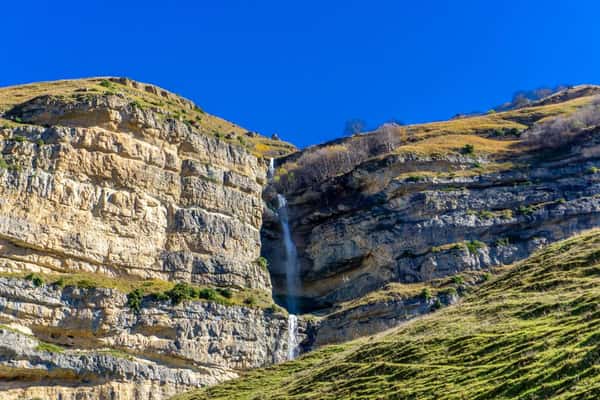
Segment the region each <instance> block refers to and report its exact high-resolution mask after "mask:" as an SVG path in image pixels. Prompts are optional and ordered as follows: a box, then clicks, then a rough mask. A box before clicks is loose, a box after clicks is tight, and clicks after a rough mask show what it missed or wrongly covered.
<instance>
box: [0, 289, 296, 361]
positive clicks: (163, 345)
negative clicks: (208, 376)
mask: <svg viewBox="0 0 600 400" xmlns="http://www.w3.org/2000/svg"><path fill="white" fill-rule="evenodd" d="M0 320H2V321H4V322H5V323H15V324H20V325H24V326H27V327H28V328H29V329H31V331H32V333H33V334H34V335H35V337H37V338H39V339H42V340H45V341H48V342H52V343H57V344H60V345H63V346H66V347H68V348H78V349H85V348H88V349H93V348H96V347H108V348H118V349H120V350H123V351H128V352H131V353H133V354H144V355H146V356H148V357H151V358H152V357H154V358H157V359H164V360H170V362H174V361H175V360H180V361H181V362H183V361H186V362H188V364H182V365H195V364H197V365H215V366H223V367H226V368H229V369H238V370H243V369H248V368H256V367H259V366H263V365H265V364H271V363H277V362H281V361H285V360H286V358H287V337H288V321H287V315H285V314H284V313H281V312H275V311H274V310H272V309H260V308H251V307H241V306H226V305H221V304H217V303H214V302H200V301H193V302H184V303H182V304H180V305H172V304H171V302H170V301H155V300H151V299H147V300H144V303H143V305H142V307H141V308H140V310H139V312H135V311H133V310H131V308H130V307H128V306H127V297H126V295H125V294H123V293H120V292H119V291H117V290H115V289H105V288H92V289H82V288H76V287H65V288H60V287H58V286H56V285H42V286H40V287H36V286H34V284H33V283H31V282H30V281H27V280H23V279H18V278H0ZM299 337H300V339H303V338H304V335H303V334H302V332H301V333H300V335H299Z"/></svg>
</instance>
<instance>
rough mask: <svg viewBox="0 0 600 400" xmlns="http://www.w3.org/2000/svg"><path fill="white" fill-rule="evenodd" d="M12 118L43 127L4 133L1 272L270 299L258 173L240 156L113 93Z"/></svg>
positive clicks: (32, 107)
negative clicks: (262, 257) (92, 277)
mask: <svg viewBox="0 0 600 400" xmlns="http://www.w3.org/2000/svg"><path fill="white" fill-rule="evenodd" d="M9 116H11V117H13V118H19V120H21V121H25V122H29V123H32V124H36V125H45V126H49V127H47V128H44V127H41V126H34V127H27V128H15V129H12V130H4V131H3V133H4V135H5V137H7V139H9V140H5V141H4V142H3V143H2V146H3V147H2V153H3V156H4V159H5V162H6V163H8V165H9V169H4V170H2V171H1V173H0V190H1V195H2V197H3V199H4V201H3V202H2V204H0V238H1V239H2V242H3V245H4V251H3V252H2V253H1V254H0V256H1V261H2V264H3V265H5V266H6V265H7V264H11V265H10V266H8V267H9V268H11V269H14V267H15V266H16V267H23V268H25V269H28V270H36V269H39V270H42V271H60V272H77V271H89V272H99V273H103V274H107V275H111V276H120V275H128V276H137V277H140V278H160V279H165V280H185V281H189V282H195V283H199V284H212V285H218V286H232V287H254V288H261V289H265V290H268V289H269V287H270V283H269V277H268V274H267V273H266V271H264V270H263V269H261V268H259V267H258V266H256V265H255V264H254V263H253V262H254V260H255V259H256V258H257V257H258V256H259V251H260V237H259V229H260V226H261V213H262V203H261V199H260V192H261V185H262V183H263V182H264V179H265V168H264V166H263V165H262V163H261V162H259V161H258V159H257V158H256V157H254V156H252V155H251V154H249V153H248V152H247V151H245V150H244V149H242V148H241V147H238V146H235V145H232V144H228V143H226V142H222V141H220V140H219V139H218V138H215V137H210V136H208V135H202V134H199V132H197V131H195V130H194V129H193V128H192V127H190V126H189V125H187V124H185V123H183V122H180V121H178V120H171V119H163V118H164V117H162V116H161V114H159V113H156V112H154V111H153V110H149V109H148V110H145V109H141V108H139V107H137V106H134V105H132V104H131V103H130V102H129V101H128V100H127V99H123V98H121V97H118V96H113V95H109V96H102V95H97V96H93V95H86V96H85V97H82V98H79V99H76V100H75V101H66V100H64V99H62V98H55V97H52V96H44V97H40V98H36V99H34V100H32V101H30V102H28V103H25V104H23V105H21V106H18V107H16V108H14V109H13V110H11V111H10V113H9ZM10 138H12V139H14V138H24V140H22V139H21V140H20V141H16V140H10ZM234 205H235V206H234ZM32 210H35V212H32ZM58 216H60V217H58ZM15 246H16V247H15ZM24 248H25V249H27V251H26V252H23V251H22V249H24Z"/></svg>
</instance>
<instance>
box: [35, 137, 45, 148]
mask: <svg viewBox="0 0 600 400" xmlns="http://www.w3.org/2000/svg"><path fill="white" fill-rule="evenodd" d="M36 143H37V145H38V146H40V147H42V146H43V145H44V140H43V139H38V141H37V142H36Z"/></svg>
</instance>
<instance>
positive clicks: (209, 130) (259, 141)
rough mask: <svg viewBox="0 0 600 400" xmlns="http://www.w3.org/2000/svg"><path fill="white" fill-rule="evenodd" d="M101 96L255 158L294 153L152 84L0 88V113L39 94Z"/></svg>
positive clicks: (93, 81)
mask: <svg viewBox="0 0 600 400" xmlns="http://www.w3.org/2000/svg"><path fill="white" fill-rule="evenodd" d="M152 88H155V89H154V90H153V89H152ZM102 93H110V94H115V93H118V94H121V95H124V96H126V97H127V98H129V99H131V100H132V101H134V102H135V103H136V104H137V105H139V106H141V107H144V108H151V109H153V110H154V111H155V112H158V113H161V114H165V115H166V116H168V117H171V118H175V119H179V120H182V121H188V122H190V123H192V124H193V125H194V126H196V127H197V129H198V130H199V131H200V132H202V133H204V134H209V135H214V136H218V137H220V138H221V139H222V140H225V141H228V142H231V143H235V144H238V145H242V146H244V147H246V148H248V149H249V150H250V151H251V152H252V153H254V154H255V155H256V156H258V157H263V156H274V155H281V154H287V153H290V152H292V151H294V150H295V148H294V146H293V145H291V144H289V143H286V142H283V141H276V140H271V139H268V138H266V137H263V136H256V137H249V136H246V135H245V133H246V132H247V130H246V129H244V128H242V127H240V126H238V125H236V124H233V123H231V122H229V121H226V120H224V119H222V118H220V117H217V116H214V115H210V114H208V113H205V112H204V111H203V110H201V109H200V108H198V107H193V108H192V109H190V108H188V107H186V103H185V102H186V100H185V99H183V98H182V97H180V96H178V95H176V94H173V93H170V92H168V91H166V90H164V89H161V88H158V87H156V86H155V85H150V84H146V83H141V82H134V81H130V80H129V81H127V83H126V84H121V83H119V82H118V81H117V80H116V79H115V78H110V77H97V78H87V79H74V80H62V81H52V82H37V83H32V84H26V85H17V86H8V87H4V88H0V113H3V112H6V111H7V110H9V109H10V108H11V107H13V106H15V105H17V104H20V103H23V102H26V101H29V100H31V99H33V98H35V97H38V96H42V95H53V96H62V97H65V98H67V99H68V98H70V97H74V96H76V95H85V94H90V95H91V94H102ZM157 93H158V94H157ZM10 126H14V122H12V121H8V120H6V119H1V118H0V127H10ZM226 136H230V138H227V137H226Z"/></svg>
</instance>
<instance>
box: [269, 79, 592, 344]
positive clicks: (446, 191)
mask: <svg viewBox="0 0 600 400" xmlns="http://www.w3.org/2000/svg"><path fill="white" fill-rule="evenodd" d="M596 89H597V88H596ZM593 93H596V91H593ZM586 96H587V94H586V93H584V95H583V98H579V100H578V101H579V102H580V103H578V104H584V103H585V102H586V101H590V98H591V97H587V100H584V99H585V98H586ZM570 100H571V101H573V99H570ZM554 106H556V104H554ZM544 107H546V106H540V107H534V108H531V109H527V110H518V111H515V112H512V113H502V114H499V115H497V116H493V117H479V120H477V118H475V119H474V120H475V121H474V122H473V120H468V119H467V120H468V121H469V122H468V123H471V124H474V123H478V124H479V125H480V126H478V127H477V128H476V129H475V134H470V135H462V132H464V130H466V129H467V128H465V125H467V127H468V126H469V125H468V123H467V122H464V121H454V122H448V123H444V125H442V124H441V123H440V124H438V125H442V126H441V128H438V126H429V125H424V126H422V127H415V128H412V129H414V131H415V132H413V133H412V136H410V132H409V136H408V138H405V141H404V143H405V144H404V145H400V146H399V147H398V148H397V149H395V150H394V151H392V152H385V153H384V154H382V155H376V156H373V157H371V158H368V159H365V160H364V161H361V162H359V163H357V164H355V165H353V166H352V167H351V168H349V169H348V170H346V171H343V170H341V172H340V173H339V174H331V175H330V176H327V177H325V178H323V179H320V180H313V182H311V183H310V184H308V185H307V184H301V185H292V189H291V190H289V189H288V192H287V193H286V198H287V200H288V208H289V214H290V224H291V229H292V232H293V236H294V241H295V243H296V245H297V247H298V256H299V262H300V266H301V282H302V288H301V297H302V299H301V300H303V301H302V302H303V304H304V305H305V310H307V311H310V310H315V309H328V310H327V311H322V312H320V314H322V313H324V314H325V316H324V317H323V318H322V319H320V321H319V322H318V323H316V324H315V325H314V331H313V338H314V342H313V344H316V345H319V344H323V343H331V342H340V341H344V340H348V339H351V338H355V337H359V336H364V335H367V334H372V333H374V332H378V331H381V330H383V329H386V328H389V327H391V326H394V325H395V324H397V323H398V322H399V321H403V320H406V319H408V318H412V317H413V316H415V315H419V314H422V313H424V312H428V311H430V310H431V309H432V307H431V305H432V303H433V301H432V300H430V301H428V299H424V298H423V297H424V295H423V294H421V293H420V292H419V291H417V292H415V293H413V294H412V295H411V296H409V297H404V298H402V299H392V300H390V298H388V297H385V298H383V299H376V298H375V297H376V296H372V295H371V294H372V293H376V292H378V291H382V290H384V288H385V287H386V285H388V284H389V283H390V282H396V283H400V284H402V285H404V286H406V287H410V285H412V284H415V283H428V282H432V281H434V280H439V279H444V278H448V277H457V281H460V280H462V279H463V278H462V277H460V276H458V275H460V274H464V273H467V272H470V271H481V270H487V269H489V268H490V267H492V266H501V265H505V264H511V263H513V262H515V261H517V260H520V259H523V258H525V257H527V256H528V255H530V254H531V253H532V252H533V251H535V250H536V249H539V248H540V247H542V246H544V245H546V244H548V243H551V242H554V241H557V240H560V239H563V238H566V237H569V236H571V235H573V234H574V233H576V232H580V231H582V230H585V229H589V228H592V227H596V226H598V225H599V224H600V185H599V183H600V180H599V179H600V178H599V176H598V174H597V171H598V170H599V168H600V157H599V155H600V130H599V129H597V128H591V129H589V130H588V131H586V132H585V133H584V134H581V135H580V136H578V137H577V139H576V140H574V141H572V142H569V143H568V144H565V145H564V146H561V147H560V148H553V149H547V150H540V149H539V148H536V149H535V150H534V149H531V148H529V147H528V146H527V144H526V143H524V142H523V140H521V139H520V138H519V137H520V135H521V132H524V133H523V135H526V132H527V130H528V129H529V128H530V127H531V126H533V125H534V123H535V122H536V121H538V120H540V119H541V118H543V117H545V116H546V114H545V113H546V112H548V111H549V110H548V109H546V108H544ZM556 110H557V109H556V108H554V109H552V111H551V112H552V113H555V112H556ZM514 121H519V122H518V123H519V124H520V125H517V126H519V129H520V131H516V128H512V127H511V128H510V129H511V130H510V131H509V132H510V134H508V135H505V133H504V132H506V131H501V130H499V128H496V126H500V127H502V126H503V125H502V124H505V123H509V122H510V123H513V122H514ZM527 124H529V125H527ZM434 125H435V124H434ZM490 125H491V126H490ZM403 129H404V128H403ZM406 129H408V130H409V129H411V127H409V128H406ZM438 129H439V131H438ZM453 129H456V130H457V132H456V133H457V134H456V135H454V132H453V134H448V133H447V132H448V131H451V130H453ZM469 129H473V128H469ZM498 132H500V133H498ZM458 133H460V135H458ZM385 134H386V132H385V131H382V132H375V133H373V134H372V135H385ZM435 135H440V136H439V137H437V136H435ZM352 140H356V138H349V139H345V140H339V141H336V142H334V143H332V144H330V145H324V146H322V147H321V148H319V149H318V150H312V149H308V150H307V152H311V151H313V152H314V153H313V155H312V158H311V159H310V160H311V161H310V162H311V163H313V164H316V163H318V162H320V163H321V164H318V165H324V166H326V167H328V166H330V165H332V164H333V165H343V163H342V161H339V159H336V158H335V157H336V155H335V153H334V152H335V151H338V148H339V147H340V146H344V148H345V149H346V150H348V149H351V148H352V146H351V145H348V144H347V143H348V142H350V141H352ZM469 146H471V147H469ZM431 148H433V150H432V149H431ZM329 149H331V150H329ZM317 153H318V154H319V155H318V157H320V159H318V160H317V161H314V160H315V159H316V158H317V156H316V155H314V154H317ZM332 154H333V155H332ZM301 157H302V156H301V155H300V156H299V155H294V156H292V157H290V158H288V159H282V160H279V161H278V164H279V166H280V167H279V170H280V171H283V173H282V174H281V175H280V176H279V178H280V181H287V182H294V179H295V180H296V181H297V180H298V179H299V178H298V177H299V176H301V175H302V174H303V173H304V171H302V169H301V168H302V164H301V162H302V159H301ZM323 158H325V159H326V160H333V161H331V162H330V163H329V164H326V162H325V161H323ZM335 162H337V164H334V163H335ZM298 165H300V167H299V166H298ZM309 166H310V164H309ZM286 174H287V175H286ZM290 175H291V177H290ZM273 186H274V188H273V190H267V191H266V192H265V198H266V200H267V201H268V202H269V201H270V202H273V194H272V193H273V192H274V191H276V190H279V191H281V190H286V187H285V185H282V184H280V185H278V184H277V183H275V184H274V185H273ZM288 188H289V186H288ZM262 235H263V254H264V255H265V256H266V257H267V258H269V259H270V260H273V261H272V266H271V269H272V278H273V280H274V285H275V293H276V294H279V295H281V296H284V295H285V290H286V289H285V285H284V271H283V269H282V265H281V264H280V263H279V262H278V260H281V258H282V254H281V246H280V244H279V243H280V240H281V233H280V228H279V226H278V223H277V219H276V215H275V214H274V213H273V211H272V210H266V212H265V216H264V225H263V231H262ZM455 286H457V287H458V288H459V287H460V285H455ZM453 290H455V289H453ZM367 295H371V296H370V297H371V300H364V301H361V300H360V299H361V298H363V297H364V296H367ZM373 298H375V299H373ZM445 302H446V303H447V301H445ZM344 303H347V304H346V305H343V304H344ZM442 303H444V301H442Z"/></svg>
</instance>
